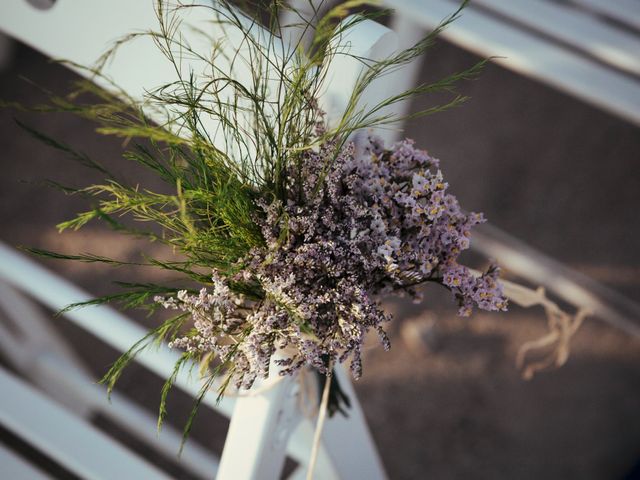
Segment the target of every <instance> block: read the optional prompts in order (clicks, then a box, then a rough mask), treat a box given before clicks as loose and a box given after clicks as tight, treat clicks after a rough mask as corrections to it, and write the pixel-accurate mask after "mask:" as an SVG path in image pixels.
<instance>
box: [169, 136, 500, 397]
mask: <svg viewBox="0 0 640 480" xmlns="http://www.w3.org/2000/svg"><path fill="white" fill-rule="evenodd" d="M329 158H331V159H333V160H332V161H331V162H328V161H327V159H329ZM323 166H327V168H324V169H323ZM447 186H448V185H447V183H446V182H444V180H443V178H442V173H441V172H440V170H439V169H438V160H436V159H434V158H432V157H430V156H429V155H428V154H427V153H426V152H425V151H422V150H418V149H416V148H415V147H414V144H413V142H412V141H411V140H405V141H403V142H399V143H397V144H395V145H394V146H393V147H392V148H391V149H389V150H386V149H385V148H384V147H383V145H382V142H381V141H380V140H379V139H377V138H375V137H371V138H369V139H367V140H366V141H365V142H364V145H361V146H360V147H359V148H356V146H355V145H354V144H353V143H352V144H349V145H347V146H346V147H344V148H342V149H341V150H339V151H338V149H337V146H336V145H335V144H333V143H327V144H324V145H323V146H322V147H321V148H319V149H318V150H317V151H309V152H307V153H305V154H304V156H303V158H302V159H301V164H298V165H296V166H295V168H293V167H292V170H291V172H290V175H289V184H288V198H287V200H286V202H281V201H271V202H266V201H262V202H261V203H259V208H260V209H261V210H262V212H263V213H264V215H263V216H262V217H261V218H262V220H260V226H261V228H262V234H263V237H264V240H265V247H263V248H257V249H254V250H253V251H252V252H250V254H249V255H248V256H247V257H246V258H244V259H242V262H241V265H242V269H241V272H240V273H239V274H238V275H236V276H235V277H234V278H233V279H231V280H232V281H234V282H247V283H253V284H258V285H259V286H260V287H261V289H262V291H263V292H264V295H263V299H262V300H260V301H257V302H251V303H248V302H247V301H246V300H244V299H243V298H242V297H241V296H240V295H237V294H235V293H233V292H232V291H231V290H230V289H229V286H228V284H227V283H226V282H225V280H223V279H222V278H220V277H218V276H217V275H214V277H213V283H214V286H213V291H212V293H209V292H208V291H207V290H206V289H204V288H203V289H202V291H201V292H200V294H199V295H189V294H187V293H186V292H180V294H179V295H178V297H177V298H170V299H159V301H161V302H163V304H164V305H165V306H166V307H168V308H174V309H180V310H182V311H186V312H189V313H190V314H191V315H192V316H193V319H194V327H195V328H194V330H193V331H192V332H191V333H190V334H189V335H187V336H185V337H183V338H180V339H178V340H176V341H174V342H173V343H172V346H175V347H181V348H185V349H187V350H189V351H194V352H201V353H205V352H214V353H216V354H217V355H220V357H221V358H223V359H230V360H232V363H233V365H234V376H235V379H236V383H237V385H238V386H241V387H244V388H248V387H249V386H251V385H252V383H253V382H254V380H255V379H256V378H257V377H263V376H266V375H267V374H268V370H269V365H270V361H271V357H272V356H273V355H274V353H275V352H276V351H278V352H279V356H278V360H277V363H278V365H279V366H280V367H281V368H282V370H281V373H282V374H291V373H294V372H295V371H297V370H298V369H300V368H301V367H303V366H305V365H310V366H312V367H315V368H316V369H318V370H319V371H320V372H322V373H326V372H327V370H328V369H329V368H330V366H331V365H334V364H335V363H336V362H343V361H345V360H350V367H351V371H352V373H353V376H354V377H355V378H358V377H360V375H361V374H362V360H361V353H362V347H363V343H364V337H365V335H366V334H367V332H368V331H370V330H374V331H376V332H377V333H378V335H379V338H380V341H381V343H382V345H383V346H384V348H385V349H388V348H389V347H390V344H389V339H388V338H387V335H386V334H385V331H384V329H383V325H384V324H385V322H387V321H389V320H390V316H389V315H388V314H387V313H386V312H385V311H384V310H383V309H382V308H381V306H380V304H379V301H378V299H379V298H380V297H381V296H382V295H384V294H389V293H408V294H410V295H412V296H414V297H417V292H416V289H415V287H416V286H417V285H419V284H421V283H423V282H427V281H431V282H437V283H440V284H442V285H444V286H445V287H447V288H448V289H450V290H451V292H452V293H453V295H454V296H455V298H456V300H457V302H458V304H459V314H460V315H464V316H466V315H469V314H470V313H471V310H472V308H473V307H474V306H477V307H479V308H481V309H484V310H505V309H506V305H507V301H506V299H505V297H504V295H503V293H502V288H501V285H500V283H499V282H498V274H499V269H498V268H497V267H495V266H492V267H491V268H490V269H489V270H488V271H487V272H486V273H484V274H483V275H482V276H480V277H475V276H474V275H473V274H472V273H471V272H470V270H469V269H468V268H467V267H465V266H463V265H460V264H458V262H457V258H458V256H459V254H460V253H461V252H462V251H463V250H465V249H467V248H469V236H470V230H471V228H472V227H473V226H474V225H476V224H478V223H481V222H483V221H484V220H483V217H482V215H481V214H476V213H470V214H467V213H464V212H463V211H462V210H461V209H460V206H459V204H458V201H457V200H456V198H455V197H454V196H453V195H451V194H449V193H447Z"/></svg>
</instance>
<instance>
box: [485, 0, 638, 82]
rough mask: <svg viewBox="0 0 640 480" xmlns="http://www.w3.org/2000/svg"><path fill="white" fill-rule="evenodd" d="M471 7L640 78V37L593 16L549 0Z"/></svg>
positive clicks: (489, 1)
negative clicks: (554, 40) (497, 15)
mask: <svg viewBox="0 0 640 480" xmlns="http://www.w3.org/2000/svg"><path fill="white" fill-rule="evenodd" d="M612 3H614V2H612ZM472 4H473V5H478V6H482V7H485V8H488V9H490V10H491V11H494V12H496V13H499V14H500V15H503V16H504V17H506V18H509V19H511V20H514V21H517V22H519V23H521V24H522V25H525V26H527V27H529V28H532V29H535V30H536V31H539V32H542V33H544V34H545V35H548V36H550V37H552V38H554V39H557V40H560V41H562V42H565V43H567V44H569V45H571V46H572V47H574V48H576V49H579V50H581V51H583V52H585V53H588V54H589V55H591V56H593V57H594V58H597V59H598V60H600V61H602V62H604V63H606V64H610V65H612V66H614V67H616V68H620V69H622V70H625V71H628V72H630V73H633V74H635V75H640V36H639V35H633V34H631V33H629V32H626V31H624V30H621V29H620V28H617V27H616V26H614V25H611V24H608V23H605V22H602V21H600V20H598V18H597V17H594V16H593V15H589V14H587V13H584V12H582V11H580V10H578V9H576V8H572V7H570V6H565V5H562V4H558V3H552V2H549V1H547V0H509V1H508V2H505V1H504V0H473V2H472ZM558 48H561V47H560V46H559V47H558Z"/></svg>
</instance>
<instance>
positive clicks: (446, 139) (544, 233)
mask: <svg viewBox="0 0 640 480" xmlns="http://www.w3.org/2000/svg"><path fill="white" fill-rule="evenodd" d="M538 1H541V0H538ZM408 3H412V2H408ZM428 3H429V2H425V5H424V8H425V9H426V8H427V6H426V5H427V4H428ZM436 3H437V2H436ZM480 3H483V2H480ZM488 3H489V4H491V3H494V4H499V3H500V2H488ZM506 3H507V2H505V4H506ZM516 3H517V2H516ZM542 3H547V2H542ZM548 3H554V2H548ZM555 3H557V2H555ZM577 3H580V2H577ZM612 3H615V2H612ZM631 3H633V2H631ZM636 3H637V2H636ZM494 7H495V5H494ZM479 11H480V10H479ZM581 12H582V13H580V15H583V14H587V15H591V16H592V17H593V19H596V20H598V21H603V22H605V23H606V25H607V26H610V27H611V28H615V29H616V30H617V31H623V32H624V34H625V35H629V36H634V35H635V36H636V37H638V38H640V35H639V34H638V30H635V29H634V27H633V26H632V25H622V24H621V22H620V21H619V20H616V19H614V18H610V17H607V16H606V15H605V16H603V15H604V14H602V13H601V12H598V11H593V10H584V11H581ZM485 13H486V11H485ZM502 15H503V16H504V14H502ZM498 17H499V15H498ZM503 20H504V18H503ZM504 21H505V22H506V23H509V24H511V25H512V26H513V25H515V26H516V27H518V28H519V29H524V30H527V28H528V29H529V30H535V29H532V28H531V27H526V26H522V25H520V24H519V23H518V22H517V21H511V20H509V19H506V20H504ZM567 28H569V27H567ZM534 33H535V32H534ZM528 34H529V35H533V34H532V33H531V32H529V33H528ZM546 35H548V34H546V33H543V34H540V36H541V37H542V38H547V37H546ZM455 40H456V39H455V38H454V39H453V41H454V43H451V42H449V41H447V40H445V39H441V40H440V41H439V42H438V43H437V45H436V46H435V47H434V48H433V49H432V50H430V51H429V52H428V54H427V55H426V57H425V58H424V61H423V62H422V64H421V65H420V66H419V71H418V76H419V79H420V80H422V81H429V80H435V79H438V78H442V77H444V76H445V75H447V74H451V73H453V72H456V71H460V70H462V69H464V68H468V67H469V66H471V65H473V64H474V63H475V62H477V61H478V60H480V59H481V58H482V57H480V56H478V55H477V54H476V53H471V52H469V51H468V50H466V49H463V48H461V47H459V46H458V45H459V44H460V43H459V42H456V41H455ZM3 41H4V40H3ZM584 41H585V43H586V42H587V40H584ZM559 43H561V45H560V46H558V47H556V48H566V49H567V50H568V51H570V52H573V53H574V54H575V55H576V56H577V57H580V58H586V59H588V60H589V61H593V63H594V64H596V65H601V66H603V68H607V69H612V70H613V71H615V72H616V74H617V75H619V76H620V77H621V78H624V79H625V81H627V80H628V81H629V82H634V81H635V82H637V83H638V84H639V85H640V76H638V75H636V74H635V73H633V72H631V71H629V70H624V69H623V68H622V67H620V66H613V67H610V66H607V65H606V62H605V61H604V60H602V59H598V58H596V59H593V58H589V55H588V53H585V52H577V51H576V49H575V48H574V47H572V46H567V45H566V43H567V40H566V39H565V40H563V41H562V42H559ZM4 45H5V46H6V50H5V53H6V55H5V59H4V60H3V62H2V70H1V71H0V98H2V99H3V100H7V101H17V102H20V103H23V104H34V103H37V102H38V101H41V100H44V99H45V98H46V97H45V96H44V95H43V94H42V93H41V92H40V91H38V89H36V88H34V86H33V85H30V84H29V82H26V81H25V80H24V79H23V78H22V77H25V78H27V79H29V80H32V81H33V82H35V83H36V84H38V85H39V86H41V87H43V88H45V89H48V90H50V91H53V92H65V91H67V90H68V89H69V84H70V82H72V81H73V80H74V78H76V77H75V74H74V73H72V72H71V71H69V70H67V69H66V68H64V67H62V66H60V65H58V64H55V63H52V62H50V61H49V59H48V58H46V57H45V56H43V55H42V54H40V53H38V52H36V51H35V50H33V49H31V48H30V47H28V46H26V45H24V44H22V43H19V42H13V43H7V42H5V43H4ZM491 55H494V53H492V52H487V53H486V54H485V55H484V57H486V56H491ZM636 57H640V50H638V51H637V52H636ZM509 61H510V59H509V58H504V59H500V64H501V65H497V64H496V63H489V64H488V65H487V67H486V68H485V69H484V71H483V73H482V74H481V75H480V76H479V77H478V78H477V79H475V80H473V81H468V82H465V83H463V84H461V85H460V90H461V91H462V92H463V93H464V94H465V95H468V96H469V97H470V100H469V101H468V102H466V103H465V104H464V105H463V106H461V107H459V108H456V109H454V110H451V111H447V112H444V113H440V114H437V115H435V116H432V117H427V118H425V119H422V120H418V121H413V122H410V123H409V124H408V125H407V126H406V129H405V132H404V134H405V135H406V136H408V137H411V138H414V139H416V142H417V144H418V145H419V146H421V147H422V148H425V149H427V150H428V151H429V152H430V154H432V155H433V156H436V157H438V158H440V159H441V168H442V170H443V173H444V175H445V179H447V181H448V182H449V184H450V186H451V187H450V188H451V191H452V192H453V193H455V194H456V195H457V196H458V198H459V200H460V203H461V205H462V206H463V208H466V209H468V210H474V211H482V212H484V213H485V215H486V217H487V218H488V219H489V221H490V222H491V223H492V224H493V225H495V226H497V227H499V228H500V229H502V230H504V231H506V232H509V233H510V234H512V235H513V236H515V237H517V238H519V239H521V240H523V241H525V242H526V243H527V244H529V245H531V246H532V247H535V248H536V249H538V250H539V251H541V252H543V253H545V254H547V255H549V256H551V257H553V258H555V259H557V260H559V261H560V262H562V263H563V264H566V265H567V266H569V267H570V268H572V269H574V270H576V271H578V272H581V273H583V274H585V275H587V276H589V277H591V278H592V279H594V280H597V281H598V282H601V283H602V284H604V285H606V286H608V287H610V288H612V289H614V290H616V291H618V292H620V293H622V294H624V295H625V296H627V297H628V298H629V299H631V300H635V301H638V300H639V299H640V250H639V249H638V238H640V215H639V213H638V212H639V209H640V126H639V124H640V123H638V122H637V121H634V120H633V118H632V116H633V115H631V114H628V113H624V112H623V113H622V114H621V113H620V112H619V111H613V113H612V109H611V108H606V106H605V107H603V105H597V106H596V105H595V104H594V102H593V101H588V100H585V98H584V95H582V96H581V94H580V92H578V93H577V94H576V93H575V92H568V89H567V88H565V87H562V88H559V87H558V86H557V85H555V86H553V85H551V84H550V83H551V82H550V81H541V80H540V79H535V78H531V75H523V74H521V73H516V72H514V71H512V70H514V69H508V68H505V66H504V65H507V66H508V64H509ZM514 63H517V62H516V60H514ZM137 68H140V67H139V66H138V67H137ZM515 70H517V68H515ZM588 80H589V79H588V78H586V79H585V78H579V79H577V80H576V82H578V83H585V81H586V83H587V84H588V83H589V81H588ZM569 82H570V81H569ZM600 87H601V88H604V89H605V90H603V97H606V96H608V95H609V94H610V93H612V92H606V89H607V85H603V86H600ZM612 88H613V89H615V86H614V87H612ZM638 92H640V87H638ZM613 93H615V92H613ZM638 100H640V97H639V98H637V99H630V100H629V102H628V103H629V104H633V102H634V101H635V102H637V101H638ZM595 103H598V102H595ZM622 103H624V102H622ZM420 105H422V104H421V103H420V101H418V102H417V103H416V104H414V105H411V106H410V108H412V109H414V110H415V109H416V108H418V107H420ZM616 108H617V107H616ZM614 110H615V108H614ZM14 117H17V118H18V119H19V120H20V121H22V122H25V123H27V124H29V125H31V126H33V127H34V128H36V129H39V130H42V131H44V132H46V133H47V134H48V135H50V136H51V137H54V138H56V139H59V140H62V141H64V142H66V143H69V144H70V145H73V146H74V147H75V148H77V149H78V150H80V151H84V152H87V153H88V154H90V155H91V156H92V157H93V158H95V159H97V160H99V161H100V162H102V163H104V164H105V165H108V166H109V167H110V168H112V169H113V170H116V171H119V172H122V173H123V174H124V175H125V176H127V177H128V178H130V179H134V178H135V179H138V178H139V179H140V182H141V183H144V184H145V185H156V186H157V185H158V184H157V181H156V180H155V179H153V178H149V175H148V173H147V172H145V171H142V170H140V169H138V168H136V167H135V166H133V165H131V164H130V163H128V162H126V161H124V160H123V159H122V158H121V156H120V155H121V153H122V147H123V145H122V144H121V142H120V141H118V140H116V139H112V138H105V137H103V136H100V135H98V134H96V133H95V132H94V126H93V125H91V124H90V123H86V122H84V121H81V120H80V119H78V118H75V117H73V116H70V115H58V114H56V115H55V116H54V115H34V114H26V113H16V112H14V111H9V110H0V155H1V160H0V161H1V162H2V175H0V240H2V241H3V242H5V243H7V244H9V245H13V246H18V245H26V246H31V247H38V248H44V249H50V250H55V251H61V252H65V253H78V252H91V253H95V254H98V255H110V256H115V257H118V258H124V259H130V260H139V259H140V255H141V252H143V251H148V250H146V249H148V248H149V247H148V246H147V245H146V244H141V243H139V242H137V241H135V240H132V239H129V238H125V237H122V236H119V235H117V234H116V233H113V232H111V231H108V230H107V229H106V228H104V227H103V226H102V225H98V224H92V225H89V226H88V227H86V228H85V229H84V230H82V231H79V232H65V233H63V234H58V233H57V231H56V229H55V225H56V224H57V223H59V222H61V221H63V220H67V219H69V218H71V217H73V215H74V214H75V213H77V212H79V211H81V210H83V209H84V208H86V204H85V203H84V202H83V201H82V200H81V199H79V198H75V197H72V196H65V195H64V194H63V193H61V192H59V191H56V190H55V189H52V188H49V187H46V186H45V185H44V184H43V182H44V181H45V180H56V181H60V182H62V183H69V184H75V185H86V184H88V183H90V182H91V181H94V180H98V178H92V177H91V176H88V175H87V171H86V170H84V169H82V168H81V167H79V166H78V165H77V164H75V163H73V162H71V161H69V160H68V159H67V158H65V157H64V155H61V154H59V153H57V152H55V151H53V150H51V149H48V148H46V147H45V146H43V145H41V144H40V143H38V142H36V141H34V139H33V138H32V137H31V136H29V135H28V134H27V133H25V132H24V131H23V130H22V129H20V128H19V127H18V126H17V125H16V123H15V121H14ZM154 182H155V183H154ZM151 248H154V247H153V246H152V247H151ZM38 261H39V262H41V263H44V264H46V266H47V268H50V269H52V270H54V271H56V272H57V273H59V274H60V275H62V276H63V277H65V278H67V279H70V280H72V281H73V282H75V283H77V284H79V285H81V286H82V287H83V288H85V289H87V290H89V291H90V292H92V293H95V294H104V293H108V292H113V291H115V288H114V286H113V285H112V280H114V279H115V280H127V281H148V280H150V275H157V274H156V273H155V272H149V271H144V270H136V269H133V268H131V269H125V268H119V269H116V270H115V271H114V270H113V269H109V268H105V267H103V266H99V265H93V264H89V265H88V264H80V263H72V262H51V261H49V262H45V261H43V260H40V259H38ZM506 274H507V275H509V272H506ZM387 306H388V308H389V309H390V310H391V311H393V312H394V314H395V321H394V322H393V324H392V325H391V326H390V334H391V341H392V349H391V351H390V352H388V353H385V352H384V351H383V350H382V349H381V348H373V349H371V350H370V351H369V352H368V353H367V355H366V357H365V360H364V375H363V378H362V379H361V380H359V381H358V382H356V383H355V388H356V390H357V392H358V396H359V399H360V401H361V403H362V406H363V408H364V411H365V414H366V417H367V420H368V423H369V427H370V429H371V432H372V434H373V436H374V438H375V441H376V443H377V445H378V447H379V451H380V454H381V456H382V459H383V462H384V464H385V467H386V468H387V471H388V473H389V476H390V478H394V479H396V478H397V479H414V478H433V479H462V478H473V479H496V478H518V479H539V478H546V479H573V478H580V479H594V480H595V479H624V478H627V479H629V478H640V473H638V472H637V470H636V473H635V474H634V473H633V472H634V468H637V463H638V461H639V460H640V340H639V339H638V338H634V337H632V336H630V335H628V334H626V333H624V332H621V331H619V330H617V329H615V328H613V327H612V326H610V325H608V324H607V323H606V322H603V321H601V320H599V319H588V320H587V321H586V322H585V324H584V325H583V326H582V328H581V329H580V330H579V331H578V333H577V334H576V336H575V337H574V339H573V341H572V344H571V357H570V359H569V361H568V363H567V364H566V365H565V366H563V367H562V368H559V369H555V370H550V371H545V372H543V373H540V374H539V375H537V376H535V377H534V378H533V379H532V380H530V381H525V380H523V379H522V377H521V372H520V371H519V370H518V368H517V367H516V365H515V359H516V353H517V351H518V348H519V347H520V346H521V345H522V344H523V343H524V342H526V341H528V340H532V339H535V338H538V337H540V336H542V335H544V334H545V332H546V319H545V316H544V313H543V312H542V311H541V309H530V310H525V309H521V308H518V307H516V306H513V307H512V308H511V309H510V311H509V312H508V313H506V314H487V313H476V314H475V315H474V316H473V317H472V318H470V319H461V318H458V317H457V316H456V308H455V306H454V305H453V302H452V301H451V299H450V298H449V295H448V293H447V292H444V291H441V290H439V289H437V288H433V289H432V288H429V289H427V290H426V291H425V302H424V304H423V305H421V306H420V305H419V306H414V305H408V304H407V302H405V301H401V300H394V301H390V302H388V304H387ZM567 308H569V309H571V307H569V306H567ZM131 315H132V316H134V317H135V318H136V319H137V320H138V321H140V322H141V323H143V324H144V325H146V326H152V325H154V320H153V319H152V318H151V319H149V318H144V317H143V316H142V315H137V314H136V312H132V313H131ZM635 320H636V321H639V320H640V319H637V318H636V319H635ZM53 322H54V324H55V327H56V329H58V330H59V331H60V332H61V333H62V335H63V336H64V337H65V338H67V339H68V340H69V341H70V342H71V344H72V345H73V348H74V349H75V350H76V351H77V353H78V355H79V356H81V357H82V358H83V359H84V360H85V361H86V363H87V365H88V366H89V367H90V369H91V370H92V372H93V373H94V374H95V377H96V378H98V377H100V376H101V375H102V374H104V372H105V371H106V369H107V368H108V366H109V365H110V364H111V363H112V362H113V361H114V360H115V358H116V357H117V353H116V352H115V351H113V350H112V349H110V348H108V347H105V346H104V345H102V344H101V343H100V342H99V341H97V340H96V339H94V338H92V337H91V336H89V335H87V334H86V333H84V332H82V331H81V330H80V329H79V328H77V327H74V326H72V325H71V324H70V323H68V322H65V320H64V319H60V318H59V319H56V320H53ZM0 362H3V364H4V365H5V366H7V365H8V362H7V359H6V358H5V359H3V355H2V352H0ZM161 384H162V382H161V381H160V380H159V379H158V378H157V377H154V376H153V375H151V374H150V373H148V372H147V371H146V370H144V369H143V368H141V367H131V368H130V369H129V370H128V371H127V373H126V374H125V375H124V377H123V379H122V380H121V382H120V384H119V387H118V388H119V390H120V391H123V392H126V393H127V394H128V395H130V396H132V397H133V398H134V399H135V400H136V401H137V402H140V404H142V405H144V406H145V407H148V408H150V409H151V410H152V411H154V409H156V408H157V404H158V401H159V396H160V388H161ZM190 405H191V403H190V400H189V399H188V398H187V397H186V396H185V395H183V394H182V393H180V392H175V394H173V395H172V396H171V397H170V402H169V413H170V418H169V422H171V423H174V424H175V425H177V426H178V428H181V426H182V425H183V423H184V421H185V419H186V417H187V415H188V412H189V409H190ZM94 422H95V423H97V424H101V420H100V419H99V418H97V419H94ZM102 423H105V425H103V426H104V428H106V429H107V430H109V431H110V432H111V433H112V434H114V435H116V436H118V435H120V436H121V437H123V436H124V435H123V434H122V432H119V431H118V429H117V428H115V427H113V426H109V425H106V422H102ZM226 426H227V421H226V420H224V419H223V418H222V417H219V416H217V415H215V414H213V413H210V412H208V411H203V412H202V413H201V415H200V416H199V419H198V421H197V422H196V425H195V427H194V432H193V436H194V438H195V439H196V440H198V441H199V442H201V443H202V444H203V445H204V446H205V447H206V448H210V449H213V450H215V451H218V452H219V451H221V449H222V445H223V442H224V436H225V432H226ZM125 440H126V439H125ZM0 442H11V436H10V434H8V433H7V432H4V433H2V432H0ZM132 447H133V448H138V449H142V451H143V453H144V454H148V455H151V453H150V452H147V451H145V450H144V447H142V446H140V445H137V444H135V443H134V444H133V445H132ZM25 454H26V455H29V453H28V452H26V453H25ZM155 461H156V462H157V463H158V464H160V465H162V466H164V467H165V468H167V469H168V470H169V471H170V472H171V473H172V474H173V475H174V476H175V477H176V478H192V477H191V476H189V475H190V474H188V473H186V472H184V471H182V470H181V469H180V468H179V467H176V466H175V465H173V462H172V460H160V459H156V460H155ZM0 472H1V467H0ZM60 475H62V474H60ZM62 476H63V475H62ZM0 477H1V475H0ZM193 478H195V477H193Z"/></svg>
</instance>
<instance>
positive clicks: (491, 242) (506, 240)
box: [471, 225, 640, 338]
mask: <svg viewBox="0 0 640 480" xmlns="http://www.w3.org/2000/svg"><path fill="white" fill-rule="evenodd" d="M471 248H473V249H474V250H475V251H477V252H480V253H482V254H483V255H484V256H486V257H487V258H494V259H495V260H496V261H497V262H498V264H500V265H501V266H503V267H504V268H505V269H507V270H508V271H510V272H513V273H514V274H516V275H518V276H519V277H521V278H525V279H527V280H529V281H530V282H531V283H532V284H534V285H540V286H543V287H545V288H546V289H547V290H548V291H550V292H553V293H554V294H555V295H557V296H558V297H559V298H561V299H562V300H564V301H566V302H568V303H570V304H571V305H574V306H575V307H576V308H587V309H589V310H590V311H592V312H593V314H594V315H595V316H596V317H597V318H599V319H601V320H603V321H605V322H607V323H609V324H610V325H612V326H613V327H616V328H618V329H619V330H621V331H623V332H626V333H628V334H629V335H633V336H635V337H639V338H640V304H638V302H636V301H634V300H630V299H629V298H627V297H625V296H624V295H622V294H620V293H618V292H616V291H614V290H611V289H610V288H608V287H606V286H604V285H602V284H601V283H599V282H596V281H595V280H592V279H591V278H589V277H587V276H586V275H583V274H581V273H579V272H576V271H574V270H572V269H570V268H568V267H566V266H565V265H563V264H561V263H560V262H558V261H557V260H554V259H553V258H551V257H548V256H547V255H545V254H543V253H542V252H539V251H537V250H535V249H534V248H532V247H530V246H529V245H527V244H525V243H524V242H522V241H521V240H518V239H517V238H514V237H512V236H511V235H509V234H508V233H506V232H503V231H501V230H500V229H498V228H496V227H493V226H491V225H480V226H479V227H478V228H477V229H476V230H475V231H474V233H473V241H472V242H471Z"/></svg>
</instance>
